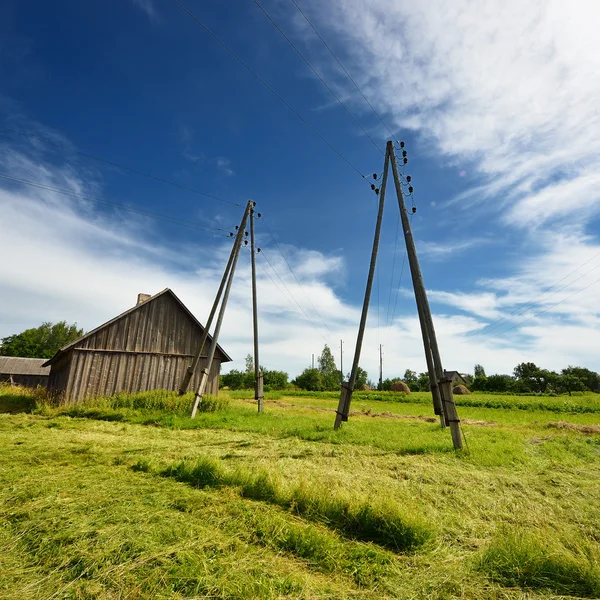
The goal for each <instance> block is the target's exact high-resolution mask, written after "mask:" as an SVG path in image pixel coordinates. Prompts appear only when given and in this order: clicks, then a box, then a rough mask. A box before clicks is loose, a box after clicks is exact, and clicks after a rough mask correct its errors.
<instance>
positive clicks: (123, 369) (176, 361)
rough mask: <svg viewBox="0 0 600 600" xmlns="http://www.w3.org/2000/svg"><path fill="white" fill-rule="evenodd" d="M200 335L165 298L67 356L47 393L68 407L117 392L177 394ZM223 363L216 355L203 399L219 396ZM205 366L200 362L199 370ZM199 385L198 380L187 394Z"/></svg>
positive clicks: (55, 369) (56, 367)
mask: <svg viewBox="0 0 600 600" xmlns="http://www.w3.org/2000/svg"><path fill="white" fill-rule="evenodd" d="M201 335H202V330H201V329H200V328H199V327H198V325H197V324H196V323H195V322H194V321H193V320H192V319H191V317H190V316H189V315H188V314H187V313H186V311H185V310H184V309H183V308H182V307H181V306H180V305H179V304H178V303H177V301H176V300H174V299H173V297H172V296H171V295H170V294H164V295H162V296H160V297H157V298H156V299H154V300H151V301H148V302H147V303H144V304H142V305H141V306H139V308H137V309H136V310H134V311H133V312H131V313H129V314H126V315H125V316H123V317H122V318H119V319H118V320H116V321H114V322H113V323H109V324H108V325H107V326H105V327H102V328H101V329H99V330H98V331H97V332H96V333H93V334H92V335H90V336H89V337H86V338H84V339H82V340H81V343H80V344H77V345H76V347H74V348H73V349H71V350H68V351H67V352H66V353H65V355H64V356H62V357H60V358H59V359H58V360H57V361H56V362H55V363H54V364H53V365H52V371H51V373H50V381H49V384H48V388H49V389H50V390H51V391H52V392H53V393H54V394H57V395H62V396H63V399H64V401H67V402H78V401H81V400H83V399H84V398H86V397H90V396H92V397H93V396H104V395H111V394H114V393H117V392H141V391H148V390H153V389H166V390H176V389H177V387H178V385H179V383H180V380H181V376H182V374H183V371H184V369H185V368H186V367H187V366H188V365H189V364H190V363H191V361H192V358H193V354H194V352H195V351H196V350H197V347H198V344H199V341H200V336H201ZM206 350H207V348H206V349H205V351H206ZM223 358H224V355H223V354H222V353H221V352H219V351H217V353H216V354H215V360H214V361H213V365H212V368H211V372H210V373H209V381H208V386H207V390H206V391H207V393H211V394H216V393H217V392H218V386H219V372H220V366H221V360H222V359H223ZM205 366H206V361H204V360H201V361H200V364H199V370H201V369H202V368H204V367H205ZM198 380H199V375H198V374H196V376H195V377H194V379H193V380H192V382H191V385H190V389H193V387H194V386H195V385H197V384H198Z"/></svg>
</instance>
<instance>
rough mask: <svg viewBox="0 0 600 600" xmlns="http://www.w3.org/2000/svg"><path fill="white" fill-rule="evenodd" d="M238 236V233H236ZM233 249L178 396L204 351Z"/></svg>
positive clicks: (187, 384)
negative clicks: (196, 350)
mask: <svg viewBox="0 0 600 600" xmlns="http://www.w3.org/2000/svg"><path fill="white" fill-rule="evenodd" d="M238 235H239V232H238ZM235 248H236V243H235V242H234V244H233V246H232V247H231V252H230V254H229V260H228V261H227V266H226V267H225V271H224V272H223V277H222V278H221V283H220V285H219V289H218V291H217V295H216V296H215V301H214V302H213V305H212V308H211V309H210V314H209V315H208V321H207V322H206V326H205V327H204V332H203V333H202V337H201V338H200V344H199V345H198V352H196V355H195V356H194V360H193V361H192V364H191V365H189V366H188V368H187V369H186V370H185V373H184V374H183V378H182V380H181V383H180V384H179V395H180V396H183V394H185V393H186V392H187V389H188V386H189V385H190V380H191V379H192V377H193V376H194V373H195V372H196V369H197V368H198V363H199V362H200V358H201V356H202V352H203V350H204V346H205V345H206V340H207V338H208V332H209V330H210V328H211V326H212V322H213V319H214V316H215V313H216V312H217V308H218V307H219V302H220V301H221V295H222V294H223V288H224V287H225V284H226V283H227V280H228V278H229V271H230V270H231V265H232V263H233V257H234V256H235Z"/></svg>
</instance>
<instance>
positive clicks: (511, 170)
mask: <svg viewBox="0 0 600 600" xmlns="http://www.w3.org/2000/svg"><path fill="white" fill-rule="evenodd" d="M313 4H314V6H313V8H312V10H310V11H309V12H310V14H311V15H312V16H313V18H315V20H316V22H317V26H318V27H320V28H321V30H322V32H323V33H325V35H326V37H328V38H329V41H332V44H333V45H334V47H335V48H336V49H337V50H338V51H339V52H340V54H341V55H342V59H343V62H345V63H346V66H347V67H348V68H349V70H350V71H351V72H352V74H353V75H355V79H357V81H358V82H359V85H360V86H361V88H362V89H363V91H364V92H365V94H366V95H367V97H368V98H369V99H370V100H371V102H372V103H373V104H374V105H375V106H376V107H377V109H378V110H379V111H381V112H382V113H384V115H385V118H386V120H387V121H389V122H393V123H395V124H396V125H397V126H398V127H400V128H410V129H414V130H417V131H418V132H419V133H420V134H421V136H423V137H425V138H427V139H429V140H431V142H432V143H433V144H434V145H435V147H436V148H437V150H438V151H441V152H442V153H443V154H445V155H446V156H447V157H448V158H449V159H452V160H458V159H460V161H461V162H462V163H464V162H465V161H470V162H472V163H473V164H474V168H475V170H476V171H477V172H478V173H479V174H480V175H484V176H485V177H486V178H487V180H488V183H491V184H494V187H495V188H496V190H497V191H503V192H504V193H507V192H510V193H512V198H511V202H514V205H512V207H511V211H510V212H509V213H508V215H507V217H506V218H507V222H508V223H509V224H514V223H515V222H517V223H519V224H524V225H534V226H538V225H540V224H541V223H546V222H549V221H551V220H552V219H554V218H556V217H558V216H560V217H561V219H562V220H564V218H565V212H566V211H567V210H568V207H570V206H574V207H576V208H577V209H581V211H580V212H577V211H575V212H571V213H569V214H568V216H567V219H568V220H569V221H578V222H583V221H585V219H586V218H588V217H589V215H590V214H591V213H595V214H597V213H598V211H600V202H599V200H600V192H599V191H598V189H599V186H598V185H597V183H596V179H597V175H596V174H595V172H594V165H596V163H597V156H598V154H599V152H600V115H599V113H598V110H597V98H598V97H599V96H600V78H598V76H597V73H598V72H599V71H600V54H599V53H598V52H597V51H596V45H597V42H596V37H597V32H596V23H597V22H598V20H599V18H600V5H598V3H597V2H594V1H593V0H575V1H573V2H569V3H565V2H563V1H562V0H537V1H535V0H532V1H531V2H526V3H523V2H521V1H520V0H506V1H504V2H497V1H495V0H486V1H483V2H477V3H473V2H470V1H469V0H455V1H453V2H446V1H445V0H432V1H431V2H416V1H412V2H411V1H407V2H393V3H390V2H388V1H386V0H369V1H368V2H367V1H366V0H343V1H342V0H337V1H334V2H328V3H320V2H319V3H317V2H316V0H315V1H314V2H313ZM310 43H311V45H312V46H313V48H314V50H313V51H314V52H315V54H316V53H317V52H319V54H320V52H321V51H320V50H318V49H317V48H318V46H317V42H316V41H315V40H314V39H312V38H311V42H310ZM340 48H341V49H340ZM320 57H321V59H322V60H323V61H327V62H328V63H329V64H332V65H333V61H332V59H331V57H326V55H325V54H320ZM331 76H332V77H333V76H336V78H337V79H338V82H340V83H342V82H343V80H342V79H340V77H339V72H338V70H337V69H335V68H333V66H332V67H331ZM343 85H345V87H346V88H347V89H348V90H349V91H351V90H352V88H351V86H350V85H349V83H348V82H347V81H346V82H343ZM353 96H354V98H355V100H356V102H357V104H358V103H360V104H361V105H362V106H363V108H364V109H365V114H366V112H367V110H366V105H365V104H364V102H363V101H362V100H361V99H360V97H359V96H358V94H357V93H356V91H354V92H353ZM374 122H375V120H374ZM382 134H383V131H382ZM471 170H472V169H471ZM461 174H462V173H461ZM554 194H556V196H554ZM480 198H481V200H485V199H486V198H485V197H480ZM495 206H500V207H501V206H502V204H501V203H498V202H497V201H496V202H495Z"/></svg>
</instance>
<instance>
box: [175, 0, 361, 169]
mask: <svg viewBox="0 0 600 600" xmlns="http://www.w3.org/2000/svg"><path fill="white" fill-rule="evenodd" d="M173 2H174V3H175V4H177V6H179V8H180V9H181V10H182V11H183V12H184V13H186V14H187V15H188V16H189V17H190V18H191V19H192V20H193V21H194V22H195V23H197V24H198V25H199V26H200V27H202V29H204V31H206V33H208V34H209V35H210V36H211V37H212V38H213V39H214V40H215V41H217V42H218V43H219V44H220V45H221V46H222V47H223V48H224V49H225V50H226V51H227V52H228V53H229V54H230V55H231V56H233V58H235V60H237V61H238V62H239V63H240V64H241V65H242V66H243V67H244V68H245V69H246V70H247V71H248V72H249V73H251V74H252V75H253V76H254V77H255V78H256V79H257V80H258V81H259V82H260V83H262V85H263V86H265V87H266V88H267V89H268V90H269V91H270V92H271V93H272V94H273V95H274V96H275V97H276V98H277V99H278V100H279V101H280V102H281V103H282V104H284V106H286V107H287V108H288V109H289V110H290V111H291V112H292V113H294V114H295V115H296V117H298V119H300V121H302V122H303V123H304V124H305V125H306V126H307V127H308V128H309V129H310V130H311V131H312V132H313V133H314V134H315V135H316V136H317V137H319V138H320V139H321V141H323V142H324V143H325V144H326V145H327V146H329V148H330V149H331V150H332V151H333V152H334V153H335V154H337V155H338V156H339V157H340V158H341V159H342V160H343V161H344V162H345V163H346V164H347V165H348V166H350V167H351V168H352V169H353V170H354V171H356V172H357V173H358V174H359V175H360V176H361V177H362V178H363V179H364V176H363V174H362V173H361V171H360V169H358V168H357V167H356V166H355V165H353V164H352V163H351V162H350V160H348V158H346V157H345V156H344V155H343V154H342V153H341V152H340V151H339V150H338V149H337V148H336V147H335V146H334V145H333V144H332V143H331V142H330V141H329V140H328V139H327V138H326V137H325V136H324V135H323V134H322V133H321V132H320V131H319V130H318V129H316V127H314V125H312V124H311V123H309V122H308V121H307V120H306V119H305V118H304V117H303V116H302V115H301V114H300V113H299V112H298V111H297V110H296V109H295V108H294V107H293V106H292V105H291V104H290V103H289V102H288V101H287V100H285V98H283V96H281V94H279V93H278V92H277V91H276V90H275V89H274V88H273V87H272V86H270V85H269V84H268V83H267V82H266V81H265V80H264V79H263V78H262V77H260V75H258V73H256V71H254V70H253V69H252V67H250V65H248V63H246V62H245V61H244V60H242V59H241V58H240V57H239V56H238V55H237V54H236V53H235V52H234V51H233V50H232V49H231V48H230V47H229V46H227V44H225V42H223V41H222V40H221V39H220V38H219V37H218V36H217V34H216V33H214V32H213V31H212V30H211V29H210V28H209V27H208V26H207V25H205V24H204V23H203V22H202V21H201V20H200V19H199V18H198V17H196V15H195V14H194V13H193V12H192V11H191V10H190V9H189V8H188V7H187V6H185V4H183V3H182V2H181V1H180V0H173Z"/></svg>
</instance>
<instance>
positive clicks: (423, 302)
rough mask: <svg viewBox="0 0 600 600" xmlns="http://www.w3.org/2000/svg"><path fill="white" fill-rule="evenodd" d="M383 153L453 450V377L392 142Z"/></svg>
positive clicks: (457, 444)
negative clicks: (445, 359) (436, 323)
mask: <svg viewBox="0 0 600 600" xmlns="http://www.w3.org/2000/svg"><path fill="white" fill-rule="evenodd" d="M386 156H390V158H391V163H392V173H393V176H394V184H395V186H396V195H397V196H398V206H399V208H400V218H401V219H402V229H403V231H404V239H405V241H406V251H407V254H408V263H409V265H410V272H411V276H412V280H413V287H414V290H415V298H416V300H417V307H418V311H419V319H420V321H421V330H422V333H423V342H424V344H425V356H426V358H427V356H428V354H429V350H428V348H429V347H430V351H431V359H432V363H433V364H432V367H433V369H432V370H433V372H434V378H433V379H431V373H430V379H431V384H432V392H433V389H434V383H437V388H438V392H439V396H440V400H441V408H442V410H443V414H444V418H445V421H446V423H447V424H448V425H449V426H450V433H451V435H452V443H453V445H454V449H455V450H458V449H460V448H462V437H461V434H460V420H459V418H458V414H457V412H456V405H455V403H454V396H453V395H452V380H451V379H448V378H447V377H445V375H444V369H443V367H442V360H441V357H440V351H439V348H438V344H437V338H436V335H435V329H434V327H433V319H432V317H431V310H430V308H429V301H428V299H427V292H426V291H425V284H424V283H423V276H422V275H421V268H420V266H419V259H418V258H417V251H416V248H415V241H414V239H413V236H412V231H411V228H410V221H409V219H408V213H407V211H406V205H405V204H404V195H403V193H402V185H401V183H400V176H399V175H398V167H397V165H396V156H395V153H394V144H393V142H391V141H389V142H388V143H387V153H386ZM434 402H435V396H434Z"/></svg>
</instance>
